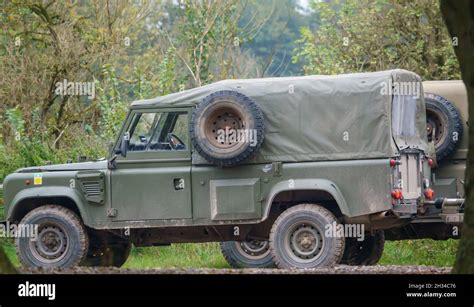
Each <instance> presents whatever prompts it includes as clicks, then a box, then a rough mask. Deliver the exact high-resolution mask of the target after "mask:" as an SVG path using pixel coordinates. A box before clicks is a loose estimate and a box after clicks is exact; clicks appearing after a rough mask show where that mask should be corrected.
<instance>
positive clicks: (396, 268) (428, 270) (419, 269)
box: [21, 265, 452, 274]
mask: <svg viewBox="0 0 474 307" xmlns="http://www.w3.org/2000/svg"><path fill="white" fill-rule="evenodd" d="M451 269H452V268H451V267H432V266H416V265H387V266H383V265H375V266H347V265H341V266H336V267H334V268H324V269H308V270H279V269H207V268H205V269H204V268H203V269H182V268H171V269H160V268H150V269H121V268H97V267H96V268H89V267H77V268H74V269H68V270H29V269H24V270H21V273H25V274H449V273H451Z"/></svg>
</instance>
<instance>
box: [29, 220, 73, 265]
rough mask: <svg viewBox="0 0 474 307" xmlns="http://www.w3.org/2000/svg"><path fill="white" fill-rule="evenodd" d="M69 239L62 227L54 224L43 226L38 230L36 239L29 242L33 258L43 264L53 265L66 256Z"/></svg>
mask: <svg viewBox="0 0 474 307" xmlns="http://www.w3.org/2000/svg"><path fill="white" fill-rule="evenodd" d="M68 247H69V238H68V235H67V233H66V232H65V231H64V229H63V228H62V227H60V226H59V225H57V224H54V223H47V224H43V225H41V226H40V227H39V229H38V237H37V238H36V240H35V241H33V240H30V250H31V251H32V254H33V256H34V257H35V258H36V259H37V260H39V261H41V262H43V263H48V264H50V263H55V262H58V261H60V260H61V259H63V258H64V256H65V255H66V252H67V250H68Z"/></svg>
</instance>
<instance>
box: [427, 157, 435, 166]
mask: <svg viewBox="0 0 474 307" xmlns="http://www.w3.org/2000/svg"><path fill="white" fill-rule="evenodd" d="M433 164H434V162H433V159H428V166H429V167H433Z"/></svg>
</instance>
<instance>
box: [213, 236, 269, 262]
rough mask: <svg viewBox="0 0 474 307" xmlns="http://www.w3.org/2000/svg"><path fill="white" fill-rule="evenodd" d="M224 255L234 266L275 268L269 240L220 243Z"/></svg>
mask: <svg viewBox="0 0 474 307" xmlns="http://www.w3.org/2000/svg"><path fill="white" fill-rule="evenodd" d="M220 247H221V251H222V255H223V256H224V258H225V260H226V261H227V263H229V264H230V266H231V267H233V268H236V269H237V268H274V267H275V263H274V262H273V258H272V255H271V253H270V246H269V242H268V241H257V240H252V241H246V242H237V241H227V242H221V243H220Z"/></svg>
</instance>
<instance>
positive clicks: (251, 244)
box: [235, 240, 270, 260]
mask: <svg viewBox="0 0 474 307" xmlns="http://www.w3.org/2000/svg"><path fill="white" fill-rule="evenodd" d="M235 243H236V246H237V249H238V250H239V251H240V252H241V253H242V254H244V255H245V256H246V257H248V258H251V259H254V260H257V259H262V258H264V257H266V256H267V255H268V254H269V253H270V245H269V244H268V241H259V240H250V241H245V242H235Z"/></svg>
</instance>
